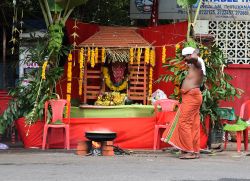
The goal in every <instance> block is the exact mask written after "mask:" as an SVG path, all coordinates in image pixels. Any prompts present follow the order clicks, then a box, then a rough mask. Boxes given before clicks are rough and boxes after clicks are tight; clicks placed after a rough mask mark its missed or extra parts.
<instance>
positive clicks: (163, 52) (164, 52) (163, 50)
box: [161, 46, 166, 63]
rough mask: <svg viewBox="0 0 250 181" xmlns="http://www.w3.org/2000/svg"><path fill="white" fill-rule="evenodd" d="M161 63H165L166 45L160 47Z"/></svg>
mask: <svg viewBox="0 0 250 181" xmlns="http://www.w3.org/2000/svg"><path fill="white" fill-rule="evenodd" d="M161 60H162V63H166V46H163V47H162V58H161Z"/></svg>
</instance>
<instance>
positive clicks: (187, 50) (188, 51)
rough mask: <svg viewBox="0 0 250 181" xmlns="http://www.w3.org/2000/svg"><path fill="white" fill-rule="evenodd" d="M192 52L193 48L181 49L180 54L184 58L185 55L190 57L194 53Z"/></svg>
mask: <svg viewBox="0 0 250 181" xmlns="http://www.w3.org/2000/svg"><path fill="white" fill-rule="evenodd" d="M194 51H195V49H194V48H192V47H186V48H183V49H182V52H181V54H182V55H183V56H185V55H192V54H193V53H194Z"/></svg>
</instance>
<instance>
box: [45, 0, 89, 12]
mask: <svg viewBox="0 0 250 181" xmlns="http://www.w3.org/2000/svg"><path fill="white" fill-rule="evenodd" d="M87 1H88V0H48V3H49V6H50V8H51V9H50V10H51V11H62V10H64V9H66V7H67V5H68V9H72V8H74V7H76V6H79V5H82V4H85V3H86V2H87Z"/></svg>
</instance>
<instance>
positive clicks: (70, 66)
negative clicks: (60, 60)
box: [66, 53, 72, 116]
mask: <svg viewBox="0 0 250 181" xmlns="http://www.w3.org/2000/svg"><path fill="white" fill-rule="evenodd" d="M71 81H72V54H71V53H69V55H68V71H67V101H69V102H70V100H71ZM67 109H68V108H66V113H67V112H68V110H67ZM66 116H68V115H66Z"/></svg>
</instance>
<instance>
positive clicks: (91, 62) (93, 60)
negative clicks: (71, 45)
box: [90, 48, 95, 68]
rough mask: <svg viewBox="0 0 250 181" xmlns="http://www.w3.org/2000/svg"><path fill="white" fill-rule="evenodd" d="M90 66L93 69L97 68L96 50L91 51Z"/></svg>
mask: <svg viewBox="0 0 250 181" xmlns="http://www.w3.org/2000/svg"><path fill="white" fill-rule="evenodd" d="M90 66H91V67H92V68H93V67H95V50H94V48H93V49H92V50H91V58H90Z"/></svg>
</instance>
